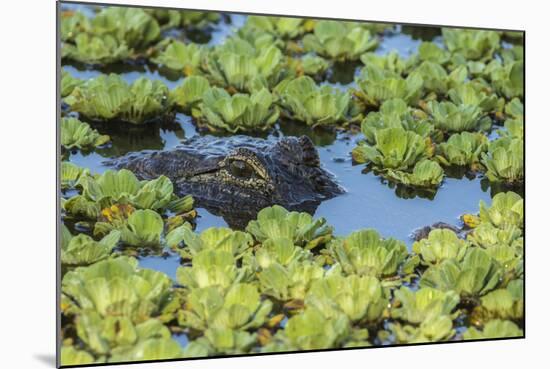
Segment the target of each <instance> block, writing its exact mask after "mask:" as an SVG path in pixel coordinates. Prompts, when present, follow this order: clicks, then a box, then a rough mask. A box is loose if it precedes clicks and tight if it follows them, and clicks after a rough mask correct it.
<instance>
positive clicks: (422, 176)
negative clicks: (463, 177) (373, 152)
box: [384, 159, 444, 189]
mask: <svg viewBox="0 0 550 369" xmlns="http://www.w3.org/2000/svg"><path fill="white" fill-rule="evenodd" d="M443 175H444V172H443V169H442V168H441V166H440V165H439V164H438V163H437V162H435V161H433V160H428V159H424V160H421V161H419V162H418V163H416V164H415V165H414V168H413V169H412V171H411V172H405V171H402V170H395V169H387V170H386V171H384V177H385V178H387V179H389V180H392V181H395V182H399V183H402V184H404V185H406V186H412V187H423V188H430V189H434V188H437V187H438V186H439V185H440V184H441V182H442V181H443Z"/></svg>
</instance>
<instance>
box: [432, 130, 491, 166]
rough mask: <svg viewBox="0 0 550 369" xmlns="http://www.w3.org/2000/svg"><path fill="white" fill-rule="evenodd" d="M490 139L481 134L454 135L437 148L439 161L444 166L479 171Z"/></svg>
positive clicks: (463, 133)
mask: <svg viewBox="0 0 550 369" xmlns="http://www.w3.org/2000/svg"><path fill="white" fill-rule="evenodd" d="M488 144H489V139H488V138H487V136H485V135H484V134H482V133H479V132H475V133H472V132H461V133H454V134H452V135H451V136H450V137H449V138H448V139H447V141H445V142H443V143H441V144H439V145H438V146H437V155H436V158H437V160H438V161H439V162H440V163H442V164H443V165H447V166H449V165H458V166H468V167H469V168H471V169H477V168H478V167H479V164H480V162H481V155H482V153H484V152H486V151H487V148H488Z"/></svg>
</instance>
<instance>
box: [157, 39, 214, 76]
mask: <svg viewBox="0 0 550 369" xmlns="http://www.w3.org/2000/svg"><path fill="white" fill-rule="evenodd" d="M206 52H207V51H206V49H205V48H204V47H203V46H201V45H197V44H194V43H188V44H184V43H183V42H181V41H176V40H174V41H173V42H170V43H168V45H167V46H166V47H165V48H164V49H163V50H162V51H161V52H160V53H159V55H158V56H156V57H154V58H152V59H151V60H152V61H153V62H154V63H157V64H160V65H162V66H164V67H166V68H168V69H171V70H174V71H178V72H179V73H182V74H184V75H186V76H190V75H194V74H197V73H199V67H200V65H201V63H202V60H203V58H204V57H205V55H206Z"/></svg>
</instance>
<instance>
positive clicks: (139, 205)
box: [63, 169, 193, 223]
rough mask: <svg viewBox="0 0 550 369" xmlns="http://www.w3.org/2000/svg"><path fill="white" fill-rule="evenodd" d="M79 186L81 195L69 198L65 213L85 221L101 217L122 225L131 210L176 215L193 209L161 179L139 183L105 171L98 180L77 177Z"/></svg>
mask: <svg viewBox="0 0 550 369" xmlns="http://www.w3.org/2000/svg"><path fill="white" fill-rule="evenodd" d="M78 185H79V187H80V188H81V193H80V194H78V195H75V196H72V197H71V198H69V199H68V200H67V201H66V202H65V203H64V205H63V207H64V210H65V211H66V212H68V213H70V214H73V215H75V216H80V217H84V218H87V219H98V218H99V217H100V216H101V217H103V219H104V220H105V222H107V223H113V221H115V222H116V221H117V220H120V221H121V222H123V223H124V221H125V220H126V219H127V216H128V215H129V213H131V212H132V211H133V209H134V208H136V209H152V210H172V211H174V212H176V213H178V214H179V213H187V212H189V211H191V210H192V207H193V200H192V198H191V197H190V196H184V197H181V198H179V197H178V196H176V195H175V194H174V186H173V184H172V182H171V181H170V180H169V179H168V178H167V177H164V176H160V177H158V178H156V179H153V180H150V181H146V180H145V181H139V180H138V179H137V177H136V176H135V175H134V174H133V173H132V172H131V171H129V170H127V169H121V170H120V171H114V170H106V171H105V172H104V173H103V174H101V175H98V176H80V178H79V179H78Z"/></svg>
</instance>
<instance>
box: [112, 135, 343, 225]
mask: <svg viewBox="0 0 550 369" xmlns="http://www.w3.org/2000/svg"><path fill="white" fill-rule="evenodd" d="M107 165H111V166H113V167H116V168H118V169H122V168H127V169H130V170H131V171H133V172H134V173H135V174H136V176H138V177H139V178H141V179H153V178H157V177H158V176H160V175H165V176H167V177H168V178H170V179H171V180H172V182H173V183H174V184H175V191H176V193H177V194H178V195H180V196H183V195H186V194H191V195H193V197H194V198H195V200H196V202H197V206H198V207H204V208H206V209H207V210H208V211H210V212H212V213H214V214H216V215H221V216H223V217H224V219H225V220H226V222H227V223H228V224H229V225H230V226H232V227H235V228H243V227H244V226H246V224H247V223H248V221H249V220H251V219H255V217H256V214H257V213H258V211H259V210H261V209H263V208H265V207H267V206H271V205H275V204H278V205H281V206H283V207H285V208H286V209H288V210H298V211H307V212H310V213H312V212H313V211H315V209H316V208H317V206H318V205H319V204H320V202H321V201H323V200H326V199H329V198H332V197H334V196H336V195H338V194H341V193H343V192H344V191H343V189H342V188H341V187H340V186H339V185H338V184H337V183H336V182H335V180H334V177H333V176H332V175H331V174H330V173H328V172H327V171H325V170H324V169H323V168H321V166H320V162H319V154H318V153H317V150H316V149H315V147H314V146H313V143H312V142H311V140H310V139H309V138H308V137H306V136H302V137H300V138H297V137H283V138H281V139H279V140H278V141H275V140H264V139H258V138H251V137H248V136H232V137H226V138H217V137H213V136H202V137H201V136H195V137H192V138H190V139H188V140H186V141H184V143H183V144H182V145H180V146H178V147H176V148H175V149H173V150H169V151H142V152H139V153H130V154H128V155H125V156H123V157H121V158H117V159H113V160H111V161H109V162H107Z"/></svg>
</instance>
